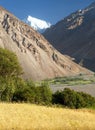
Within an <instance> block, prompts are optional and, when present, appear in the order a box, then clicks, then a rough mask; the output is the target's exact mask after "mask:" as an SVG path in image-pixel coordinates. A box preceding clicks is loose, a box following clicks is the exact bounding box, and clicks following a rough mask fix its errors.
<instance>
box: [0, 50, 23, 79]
mask: <svg viewBox="0 0 95 130" xmlns="http://www.w3.org/2000/svg"><path fill="white" fill-rule="evenodd" d="M21 74H22V68H21V66H20V64H19V62H18V59H17V56H16V55H15V54H14V53H13V52H11V51H9V50H6V49H2V48H0V76H2V77H13V76H15V77H16V76H19V75H21Z"/></svg>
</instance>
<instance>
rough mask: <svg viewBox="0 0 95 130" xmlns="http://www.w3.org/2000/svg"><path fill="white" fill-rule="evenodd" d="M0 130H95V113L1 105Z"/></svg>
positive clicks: (83, 110) (85, 110)
mask: <svg viewBox="0 0 95 130" xmlns="http://www.w3.org/2000/svg"><path fill="white" fill-rule="evenodd" d="M0 130H95V111H94V110H87V109H81V110H71V109H63V108H54V107H45V106H37V105H31V104H11V103H10V104H9V103H0Z"/></svg>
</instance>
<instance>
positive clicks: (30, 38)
mask: <svg viewBox="0 0 95 130" xmlns="http://www.w3.org/2000/svg"><path fill="white" fill-rule="evenodd" d="M0 46H1V47H3V48H7V49H9V50H11V51H13V52H15V53H16V55H17V56H18V59H19V62H20V64H21V66H22V68H23V71H24V75H23V77H25V78H31V79H33V80H42V79H47V78H54V77H58V76H68V75H76V74H79V73H91V72H90V71H88V70H87V69H84V68H82V67H80V66H79V65H77V64H75V63H74V62H72V61H71V60H70V59H69V58H68V57H65V56H64V55H62V54H60V53H59V52H58V51H57V50H55V49H54V48H53V46H52V45H51V44H50V43H49V42H48V41H47V40H45V38H44V37H43V36H42V35H41V34H39V33H38V32H36V31H34V30H33V29H32V28H31V27H30V26H28V25H27V24H25V23H23V22H21V21H20V20H19V19H17V18H16V17H15V16H13V15H12V14H10V13H9V12H8V11H6V10H5V9H3V8H2V7H0Z"/></svg>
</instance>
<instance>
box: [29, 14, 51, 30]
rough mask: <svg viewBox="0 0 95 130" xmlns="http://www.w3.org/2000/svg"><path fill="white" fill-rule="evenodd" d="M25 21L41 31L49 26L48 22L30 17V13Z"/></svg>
mask: <svg viewBox="0 0 95 130" xmlns="http://www.w3.org/2000/svg"><path fill="white" fill-rule="evenodd" d="M27 23H28V24H29V25H30V26H31V27H33V28H34V29H35V30H37V31H39V32H42V31H44V30H45V29H47V28H49V27H50V26H51V24H50V23H49V22H46V21H44V20H41V19H38V18H35V17H32V16H30V15H29V16H28V17H27Z"/></svg>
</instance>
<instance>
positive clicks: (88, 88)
mask: <svg viewBox="0 0 95 130" xmlns="http://www.w3.org/2000/svg"><path fill="white" fill-rule="evenodd" d="M50 88H51V90H52V91H53V92H56V91H57V90H64V88H70V89H73V90H75V91H81V92H85V93H88V94H90V95H92V96H94V97H95V84H86V85H74V86H68V85H62V84H55V85H50Z"/></svg>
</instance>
